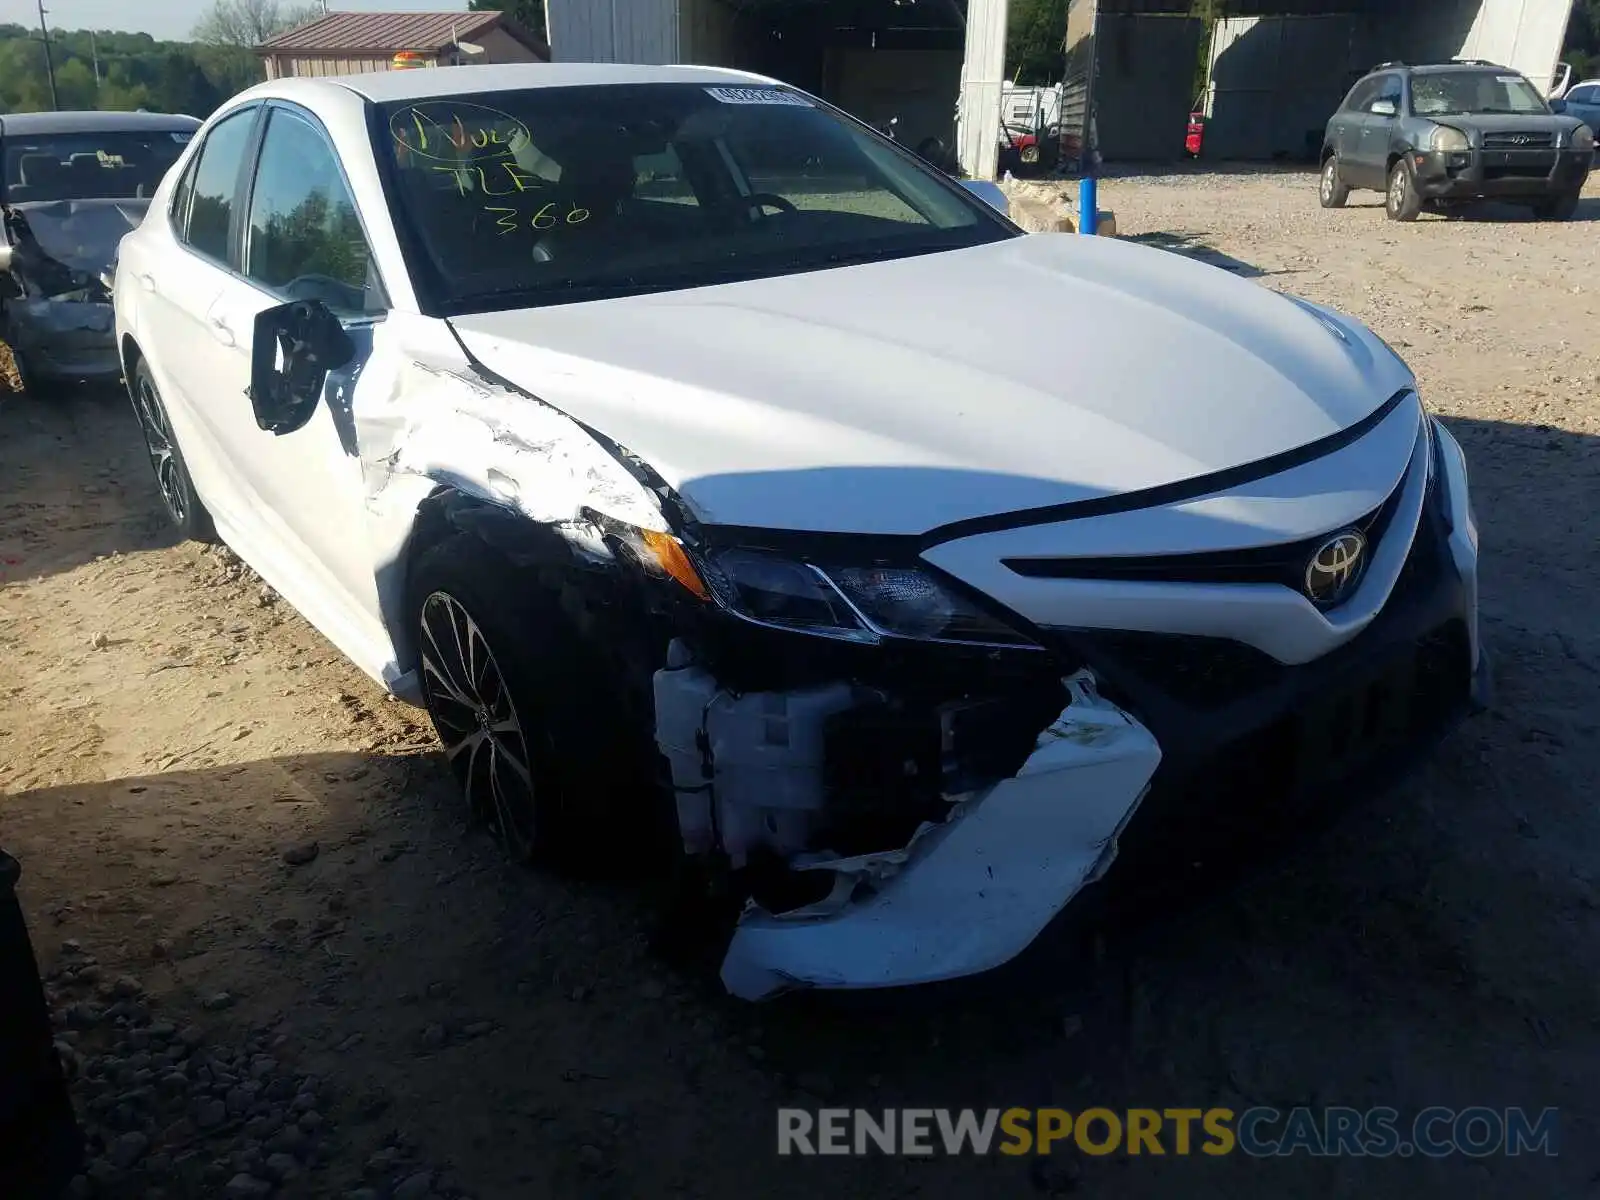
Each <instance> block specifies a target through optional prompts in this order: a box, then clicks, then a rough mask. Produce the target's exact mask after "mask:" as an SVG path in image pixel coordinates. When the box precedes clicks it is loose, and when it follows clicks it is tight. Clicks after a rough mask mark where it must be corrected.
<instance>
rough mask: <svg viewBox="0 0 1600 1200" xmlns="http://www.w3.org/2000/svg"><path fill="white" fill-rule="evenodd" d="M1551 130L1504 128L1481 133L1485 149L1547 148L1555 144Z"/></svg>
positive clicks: (1554, 135) (1554, 136)
mask: <svg viewBox="0 0 1600 1200" xmlns="http://www.w3.org/2000/svg"><path fill="white" fill-rule="evenodd" d="M1556 137H1557V135H1556V134H1555V133H1553V132H1547V131H1545V130H1535V129H1515V130H1505V131H1502V132H1496V133H1485V134H1484V135H1483V148H1484V149H1485V150H1548V149H1549V148H1550V147H1551V146H1554V145H1555V144H1556Z"/></svg>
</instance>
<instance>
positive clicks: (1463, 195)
mask: <svg viewBox="0 0 1600 1200" xmlns="http://www.w3.org/2000/svg"><path fill="white" fill-rule="evenodd" d="M1412 162H1413V164H1414V165H1415V167H1416V180H1417V190H1418V191H1419V192H1420V193H1421V194H1422V195H1423V196H1425V197H1427V198H1428V199H1430V200H1453V199H1463V200H1470V199H1479V198H1482V199H1493V198H1499V197H1512V198H1516V197H1528V198H1537V197H1539V196H1553V195H1561V194H1564V193H1567V192H1575V191H1578V190H1580V189H1582V187H1583V185H1584V183H1585V182H1586V181H1587V180H1588V178H1589V171H1590V169H1591V168H1592V166H1593V164H1594V152H1593V151H1583V152H1581V153H1580V152H1578V151H1575V150H1482V149H1473V150H1471V151H1468V152H1466V153H1462V154H1445V153H1440V152H1433V153H1428V154H1417V155H1414V156H1413V157H1412Z"/></svg>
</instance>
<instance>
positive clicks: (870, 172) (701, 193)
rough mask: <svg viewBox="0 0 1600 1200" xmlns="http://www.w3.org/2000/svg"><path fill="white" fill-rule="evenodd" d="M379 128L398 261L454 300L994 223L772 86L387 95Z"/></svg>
mask: <svg viewBox="0 0 1600 1200" xmlns="http://www.w3.org/2000/svg"><path fill="white" fill-rule="evenodd" d="M380 128H381V137H382V141H383V146H382V149H381V150H380V157H382V158H385V159H387V165H388V166H389V167H390V168H391V169H392V171H393V175H394V178H395V179H396V180H397V182H398V186H397V188H396V189H395V200H396V203H397V206H398V208H399V210H400V211H399V212H398V213H397V214H396V215H397V223H398V224H399V225H400V227H401V228H402V229H403V230H406V231H408V232H409V233H410V235H411V237H410V239H409V240H410V241H411V243H412V248H411V249H409V250H408V256H409V257H410V258H411V259H412V260H413V264H412V270H413V273H414V274H417V273H426V274H428V275H430V276H431V280H429V282H430V283H431V284H432V287H433V289H434V290H436V291H437V292H438V293H439V298H440V300H441V302H442V304H443V306H444V307H446V308H448V309H451V310H453V311H457V312H465V311H485V310H493V309H497V308H498V309H503V308H511V307H522V306H527V305H537V304H557V303H563V302H566V301H572V300H588V299H598V298H602V297H606V296H617V295H628V294H632V293H638V292H646V291H657V290H662V289H666V288H682V287H697V286H702V285H705V284H710V283H723V282H729V281H732V280H736V279H750V278H756V277H759V276H766V275H781V274H788V273H791V272H796V271H806V270H812V269H816V268H819V267H826V266H833V265H839V264H844V263H849V262H861V261H866V260H870V259H875V258H889V257H899V256H903V255H909V254H924V253H928V252H931V251H937V250H949V249H954V248H957V247H961V246H972V245H977V244H979V243H982V242H990V241H995V240H998V239H1000V238H1005V237H1009V236H1012V231H1011V230H1010V228H1009V227H1008V226H1007V225H1005V224H1004V223H1003V222H1002V221H1000V220H999V219H998V218H997V217H996V216H995V215H994V214H993V213H992V211H991V210H989V209H988V208H987V207H986V206H985V205H983V203H982V202H981V201H978V200H976V199H974V198H972V197H970V196H968V194H967V193H966V192H965V191H964V190H962V189H961V188H960V187H959V186H957V185H955V184H953V183H952V182H951V181H949V180H947V179H946V178H944V177H943V176H940V175H937V174H935V173H933V172H931V171H929V170H928V169H927V168H926V167H925V166H922V165H920V164H919V163H918V161H917V160H916V159H914V158H912V157H911V156H910V155H908V154H906V153H904V152H902V151H900V150H899V149H897V148H895V147H894V146H893V145H891V144H889V143H888V142H886V141H884V140H883V139H881V138H878V137H876V136H875V135H873V134H871V133H870V132H868V131H865V130H863V129H860V128H857V127H855V126H853V125H852V124H850V123H849V122H847V121H845V120H842V119H841V118H839V117H838V116H836V115H835V114H833V113H831V112H829V111H827V110H826V109H823V108H819V107H817V106H816V104H814V103H813V102H812V101H811V100H809V99H808V98H806V97H805V96H802V95H800V94H799V93H797V92H792V91H788V90H787V89H781V90H780V89H773V88H762V87H750V86H732V87H707V86H701V85H697V84H680V83H669V84H643V85H631V86H625V87H616V86H606V87H572V88H530V89H527V90H525V91H517V92H494V93H486V94H480V95H465V96H460V97H452V98H444V99H429V100H425V101H411V102H407V103H404V104H391V105H387V106H384V108H383V109H382V124H381V126H380ZM419 268H420V270H419Z"/></svg>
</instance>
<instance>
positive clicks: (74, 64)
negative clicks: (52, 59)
mask: <svg viewBox="0 0 1600 1200" xmlns="http://www.w3.org/2000/svg"><path fill="white" fill-rule="evenodd" d="M97 91H98V89H97V88H96V87H95V83H94V69H93V68H92V67H91V66H90V65H89V64H88V63H86V62H84V61H83V59H81V58H73V57H71V56H66V57H64V58H63V60H62V61H61V62H58V63H57V64H56V97H57V99H58V101H59V102H60V105H61V107H62V108H63V109H80V108H94V107H95V106H96V105H97V104H98V103H99V96H97V95H96V92H97Z"/></svg>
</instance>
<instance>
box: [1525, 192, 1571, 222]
mask: <svg viewBox="0 0 1600 1200" xmlns="http://www.w3.org/2000/svg"><path fill="white" fill-rule="evenodd" d="M1578 197H1579V193H1578V192H1576V191H1572V192H1562V193H1561V194H1560V195H1559V196H1547V197H1545V198H1544V199H1542V200H1540V201H1538V202H1537V203H1536V204H1535V205H1534V206H1533V215H1534V216H1536V217H1538V218H1539V220H1541V221H1570V220H1572V218H1573V215H1574V214H1576V213H1577V211H1578Z"/></svg>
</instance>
